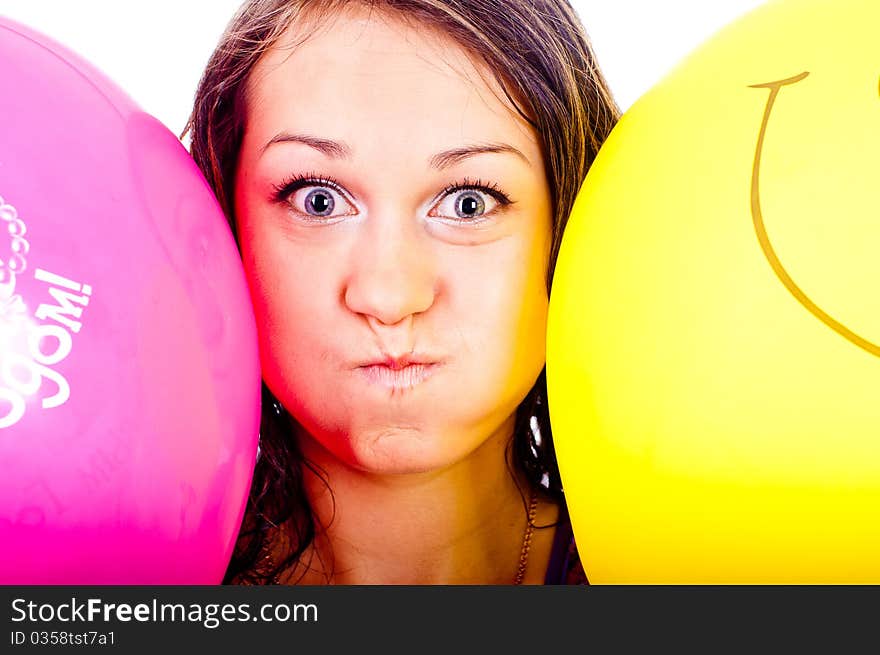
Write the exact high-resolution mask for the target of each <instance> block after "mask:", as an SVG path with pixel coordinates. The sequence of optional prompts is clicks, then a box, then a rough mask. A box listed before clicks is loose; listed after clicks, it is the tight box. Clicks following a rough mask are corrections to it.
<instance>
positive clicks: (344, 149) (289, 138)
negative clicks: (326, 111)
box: [261, 132, 531, 170]
mask: <svg viewBox="0 0 880 655" xmlns="http://www.w3.org/2000/svg"><path fill="white" fill-rule="evenodd" d="M276 143H301V144H303V145H306V146H309V147H310V148H314V149H315V150H317V151H318V152H320V153H322V154H324V155H326V156H327V157H330V158H332V159H348V158H349V157H351V155H352V149H351V146H349V145H348V144H347V143H344V142H342V141H333V140H332V139H322V138H320V137H316V136H311V135H309V134H290V133H289V132H280V133H279V134H276V135H275V136H274V137H272V138H271V139H270V140H269V142H268V143H266V145H264V146H263V149H262V151H261V154H262V152H265V151H266V150H267V149H268V148H269V146H271V145H273V144H276ZM500 153H508V154H512V155H515V156H517V157H519V158H520V159H522V160H523V161H524V162H525V163H526V164H528V165H529V166H531V163H530V162H529V160H528V158H527V157H526V156H525V155H524V154H523V153H522V152H520V151H519V150H517V149H516V148H514V147H513V146H511V145H508V144H506V143H484V144H478V145H473V146H462V147H460V148H452V149H450V150H444V151H442V152H438V153H437V154H436V155H434V156H433V157H431V159H430V164H431V166H432V167H433V168H437V169H440V170H442V169H445V168H449V167H450V166H454V165H456V164H459V163H461V162H462V161H464V160H465V159H468V158H470V157H474V156H476V155H484V154H500Z"/></svg>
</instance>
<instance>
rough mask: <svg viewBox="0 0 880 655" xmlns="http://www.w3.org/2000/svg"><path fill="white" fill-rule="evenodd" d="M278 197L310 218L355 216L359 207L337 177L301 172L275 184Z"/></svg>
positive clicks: (280, 200)
mask: <svg viewBox="0 0 880 655" xmlns="http://www.w3.org/2000/svg"><path fill="white" fill-rule="evenodd" d="M274 198H275V201H276V202H278V203H282V204H284V205H287V206H288V207H290V209H292V210H293V211H294V212H296V213H297V214H300V215H302V216H304V217H307V218H308V219H328V218H340V217H343V216H354V215H355V214H357V213H358V211H357V208H356V207H355V206H354V205H353V203H351V202H350V201H349V200H348V199H347V198H346V196H345V194H344V193H343V191H342V188H341V187H340V186H339V185H338V184H337V183H336V182H334V181H333V180H329V179H326V178H321V177H317V176H312V175H308V176H299V177H295V178H292V179H290V180H288V181H287V182H285V183H284V184H281V185H279V186H277V187H275V196H274Z"/></svg>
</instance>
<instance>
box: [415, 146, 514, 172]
mask: <svg viewBox="0 0 880 655" xmlns="http://www.w3.org/2000/svg"><path fill="white" fill-rule="evenodd" d="M487 153H490V154H495V153H509V154H511V155H516V156H517V157H519V158H520V159H522V160H523V161H524V162H525V163H526V164H529V166H531V164H530V163H529V160H528V159H527V158H526V156H525V155H524V154H522V153H521V152H520V151H519V150H517V149H516V148H514V147H513V146H510V145H507V144H506V143H486V144H482V145H475V146H464V147H461V148H453V149H452V150H444V151H443V152H438V153H437V154H436V155H434V156H433V157H431V166H433V167H434V168H439V169H441V170H442V169H444V168H449V167H450V166H454V165H456V164H458V163H460V162H462V161H464V160H465V159H468V158H469V157H473V156H475V155H484V154H487Z"/></svg>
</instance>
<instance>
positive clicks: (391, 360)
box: [355, 353, 442, 371]
mask: <svg viewBox="0 0 880 655" xmlns="http://www.w3.org/2000/svg"><path fill="white" fill-rule="evenodd" d="M441 363H442V361H441V359H440V358H439V357H434V356H431V355H427V354H423V353H405V354H403V355H396V356H395V355H385V354H383V355H380V356H378V357H375V358H373V359H367V360H363V361H360V362H358V363H357V364H356V365H355V367H356V368H369V367H371V366H384V367H386V368H389V369H391V370H392V371H399V370H401V369H404V368H406V367H407V366H433V365H436V364H441Z"/></svg>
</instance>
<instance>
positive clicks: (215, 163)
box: [188, 0, 618, 584]
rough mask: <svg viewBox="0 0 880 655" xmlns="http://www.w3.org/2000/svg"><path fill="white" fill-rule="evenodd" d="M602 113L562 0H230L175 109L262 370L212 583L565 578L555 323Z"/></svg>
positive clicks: (604, 123)
mask: <svg viewBox="0 0 880 655" xmlns="http://www.w3.org/2000/svg"><path fill="white" fill-rule="evenodd" d="M617 117H618V109H617V107H616V105H615V104H614V102H613V100H612V98H611V95H610V93H609V90H608V87H607V85H606V83H605V81H604V79H603V77H602V75H601V73H600V72H599V70H598V68H597V66H596V63H595V60H594V57H593V54H592V52H591V49H590V46H589V42H588V40H587V37H586V35H585V32H584V30H583V28H582V26H581V25H580V23H579V21H578V19H577V17H576V15H575V13H574V11H573V10H572V8H571V7H570V6H569V5H568V4H567V2H566V1H565V0H515V1H514V0H347V1H346V0H250V1H248V2H246V3H245V4H244V5H243V6H242V7H241V9H240V11H239V12H238V13H237V15H236V16H235V17H234V18H233V20H232V22H231V23H230V25H229V28H228V30H227V32H226V33H225V35H224V36H223V38H222V40H221V42H220V44H219V45H218V47H217V49H216V51H215V52H214V54H213V56H212V58H211V60H210V62H209V63H208V66H207V70H206V72H205V74H204V77H203V79H202V81H201V83H200V85H199V88H198V92H197V95H196V100H195V106H194V109H193V113H192V116H191V119H190V123H189V126H188V130H189V132H190V134H191V139H192V146H191V149H192V154H193V156H194V157H195V159H196V161H197V162H198V164H199V166H200V167H201V169H202V170H203V172H204V173H205V175H206V176H207V179H208V181H209V183H210V184H211V185H212V187H213V189H214V191H215V193H216V195H217V197H218V199H219V201H220V203H221V205H222V206H223V208H224V210H225V212H226V215H227V217H228V218H229V221H230V224H231V225H232V228H233V230H234V232H235V234H236V238H237V240H238V244H239V247H240V250H241V254H242V260H243V262H244V266H245V271H246V273H247V277H248V281H249V284H250V288H251V294H252V299H253V303H254V308H255V313H256V318H257V322H258V326H259V337H260V353H261V364H262V369H263V379H264V393H263V418H262V427H261V441H260V457H259V460H258V463H257V468H256V471H255V473H254V480H253V485H252V490H251V495H250V498H249V502H248V507H247V512H246V515H245V518H244V521H243V524H242V528H241V533H240V538H239V541H238V544H237V547H236V551H235V554H234V556H233V559H232V562H231V563H230V567H229V570H228V573H227V582H235V583H248V584H253V583H257V584H259V583H270V584H279V583H283V584H294V583H298V584H327V583H330V584H511V583H512V584H520V583H525V584H542V583H564V582H571V581H574V580H575V578H578V576H577V574H576V572H577V571H578V570H579V569H578V567H577V553H576V551H575V550H574V546H573V543H572V539H571V529H570V526H569V524H568V521H567V514H566V509H565V502H564V496H563V490H562V488H561V484H560V480H559V474H558V470H557V467H556V463H555V458H554V454H553V446H552V440H551V435H550V425H549V421H548V414H547V407H546V402H545V400H544V399H545V397H546V384H545V380H544V374H543V368H544V347H545V329H546V318H547V307H548V297H549V284H550V279H551V277H552V271H553V262H554V261H555V256H556V252H557V249H558V247H559V243H560V239H561V236H562V231H563V229H564V226H565V221H566V218H567V216H568V213H569V211H570V210H571V207H572V204H573V202H574V199H575V196H576V194H577V192H578V190H579V187H580V184H581V183H582V181H583V179H584V176H585V174H586V171H587V169H588V167H589V165H590V163H591V161H592V159H593V157H594V156H595V154H596V152H597V150H598V148H599V146H600V145H601V143H602V142H603V140H604V139H605V137H606V136H607V134H608V133H609V131H610V130H611V128H612V126H613V125H614V123H615V121H616V119H617ZM581 578H582V576H581ZM581 581H582V580H581Z"/></svg>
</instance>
